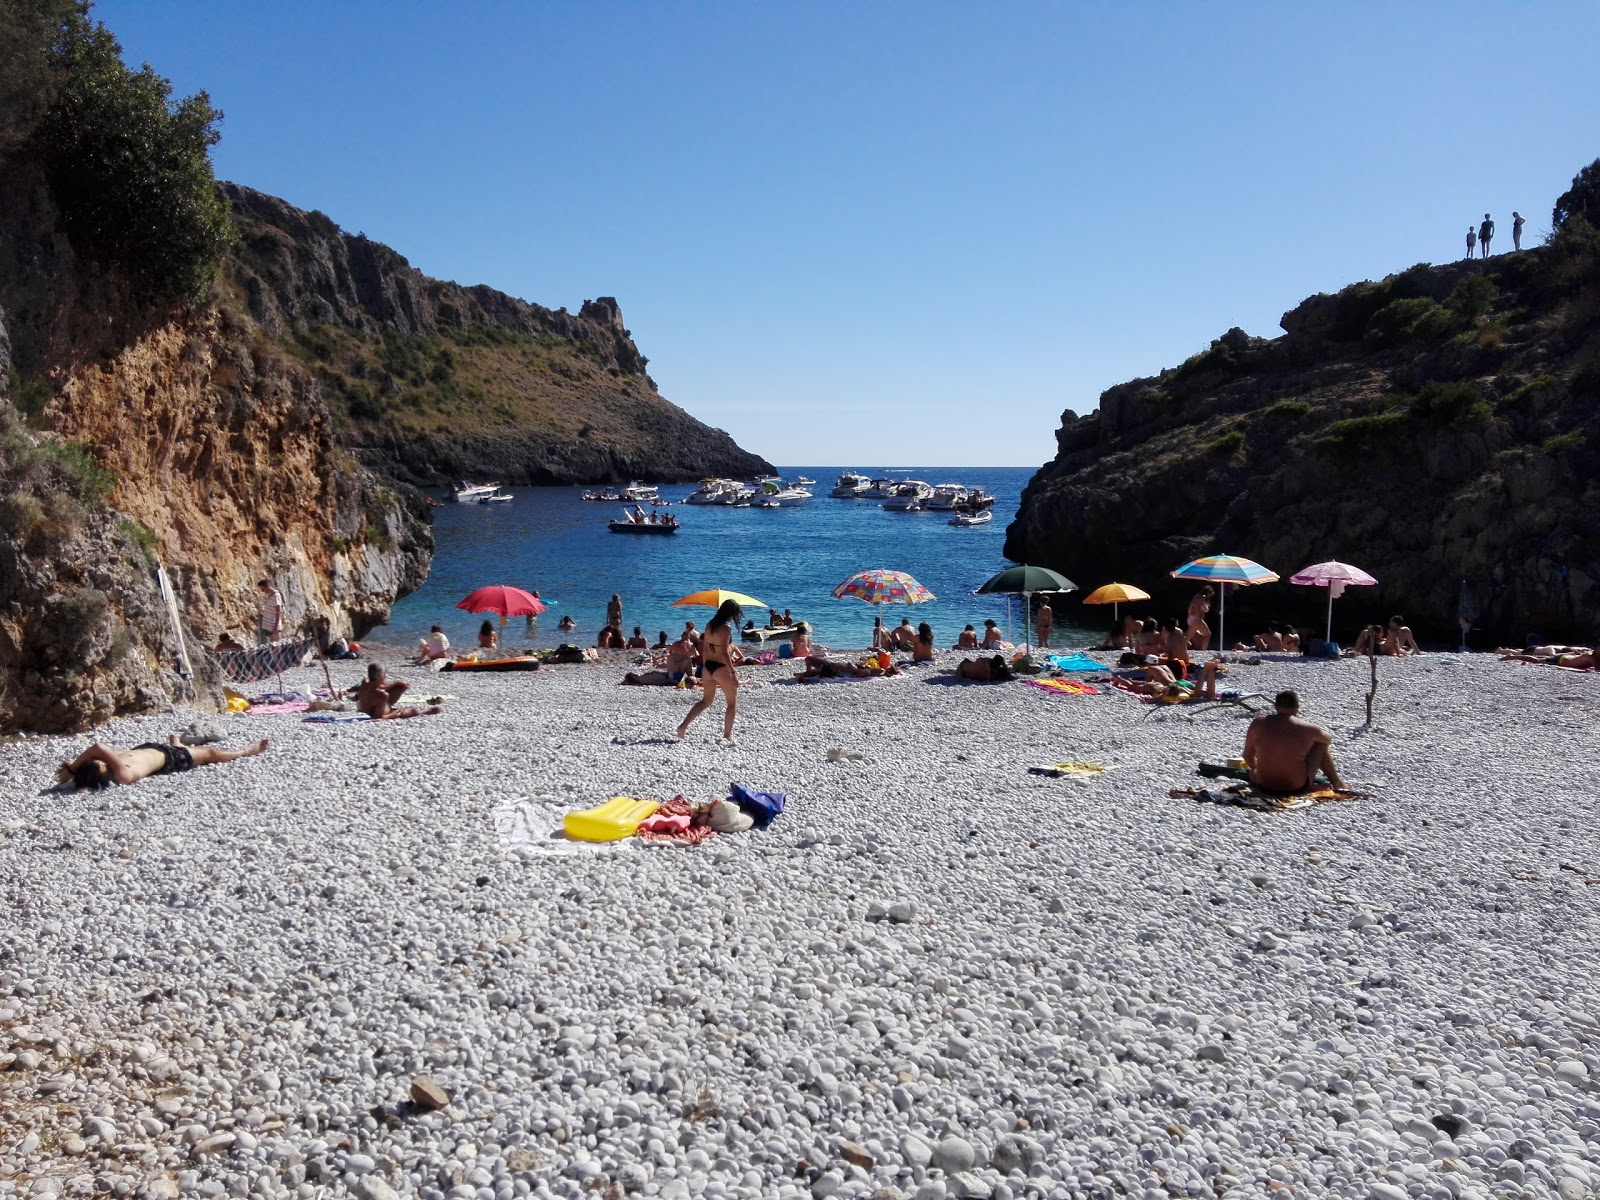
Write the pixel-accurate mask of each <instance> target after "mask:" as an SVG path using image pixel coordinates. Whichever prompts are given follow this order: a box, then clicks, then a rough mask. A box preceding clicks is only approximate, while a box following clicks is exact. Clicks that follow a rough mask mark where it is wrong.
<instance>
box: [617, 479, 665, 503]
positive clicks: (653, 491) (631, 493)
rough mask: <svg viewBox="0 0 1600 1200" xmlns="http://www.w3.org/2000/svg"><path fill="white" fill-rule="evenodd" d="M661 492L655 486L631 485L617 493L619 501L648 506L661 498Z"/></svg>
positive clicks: (646, 484)
mask: <svg viewBox="0 0 1600 1200" xmlns="http://www.w3.org/2000/svg"><path fill="white" fill-rule="evenodd" d="M660 495H661V493H660V491H659V490H658V489H657V488H656V487H655V485H654V484H649V483H630V484H629V485H628V486H627V487H625V488H623V489H622V490H621V491H619V492H618V493H617V499H619V500H626V501H628V502H630V503H634V504H648V503H651V502H652V501H655V500H657V499H659V498H660Z"/></svg>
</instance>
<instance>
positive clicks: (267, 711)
mask: <svg viewBox="0 0 1600 1200" xmlns="http://www.w3.org/2000/svg"><path fill="white" fill-rule="evenodd" d="M310 707H311V705H309V704H307V703H306V702H305V701H304V700H285V701H284V702H283V703H281V704H252V705H251V706H250V707H249V708H248V709H247V710H246V711H247V712H248V713H249V714H250V715H251V716H252V717H281V716H284V715H286V714H288V713H303V712H305V711H306V710H307V709H309V708H310Z"/></svg>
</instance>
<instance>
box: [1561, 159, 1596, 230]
mask: <svg viewBox="0 0 1600 1200" xmlns="http://www.w3.org/2000/svg"><path fill="white" fill-rule="evenodd" d="M1573 217H1582V218H1583V219H1584V220H1586V221H1588V222H1589V224H1591V225H1594V226H1597V227H1600V158H1597V159H1595V160H1594V161H1593V162H1592V163H1590V164H1589V165H1588V166H1587V167H1585V168H1584V169H1583V170H1581V171H1579V172H1578V173H1577V174H1576V175H1574V176H1573V177H1572V186H1571V187H1570V188H1568V189H1567V190H1566V191H1564V192H1562V193H1561V195H1560V196H1559V197H1558V198H1557V199H1556V206H1555V208H1554V209H1553V210H1551V213H1550V226H1551V228H1553V229H1560V228H1561V227H1562V226H1563V225H1565V224H1566V223H1567V222H1568V220H1570V219H1571V218H1573Z"/></svg>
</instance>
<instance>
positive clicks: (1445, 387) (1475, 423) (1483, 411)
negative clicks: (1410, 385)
mask: <svg viewBox="0 0 1600 1200" xmlns="http://www.w3.org/2000/svg"><path fill="white" fill-rule="evenodd" d="M1410 413H1411V416H1413V417H1415V418H1416V419H1417V420H1418V421H1420V422H1422V423H1423V424H1425V425H1431V426H1434V427H1435V428H1451V429H1460V430H1467V429H1483V428H1485V427H1486V426H1488V425H1489V424H1491V423H1492V422H1493V421H1494V410H1493V409H1491V408H1490V407H1489V405H1488V403H1487V402H1486V401H1485V400H1484V398H1483V393H1481V392H1479V391H1478V389H1477V388H1476V387H1474V386H1473V385H1472V384H1470V383H1437V382H1435V383H1430V384H1428V385H1427V386H1426V387H1424V388H1423V389H1422V391H1421V392H1419V393H1418V394H1417V395H1416V397H1414V398H1413V399H1412V401H1411V407H1410Z"/></svg>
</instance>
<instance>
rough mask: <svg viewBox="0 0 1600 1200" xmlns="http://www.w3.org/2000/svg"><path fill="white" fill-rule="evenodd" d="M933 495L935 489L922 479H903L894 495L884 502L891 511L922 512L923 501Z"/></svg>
mask: <svg viewBox="0 0 1600 1200" xmlns="http://www.w3.org/2000/svg"><path fill="white" fill-rule="evenodd" d="M931 495H933V489H932V488H931V487H929V486H928V485H927V484H925V483H923V482H922V480H920V479H906V480H902V481H901V482H900V484H899V486H897V487H896V488H895V489H894V495H892V496H890V497H889V498H888V499H887V500H885V501H884V502H883V506H884V508H886V509H888V510H889V511H890V512H921V511H922V509H923V507H924V505H923V502H924V501H925V500H927V499H928V497H930V496H931Z"/></svg>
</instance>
